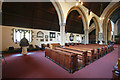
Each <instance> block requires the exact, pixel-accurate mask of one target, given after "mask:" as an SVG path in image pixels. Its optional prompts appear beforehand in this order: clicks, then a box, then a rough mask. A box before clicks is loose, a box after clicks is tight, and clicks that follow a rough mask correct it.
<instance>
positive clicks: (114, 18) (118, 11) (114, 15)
mask: <svg viewBox="0 0 120 80" xmlns="http://www.w3.org/2000/svg"><path fill="white" fill-rule="evenodd" d="M118 19H120V7H118V8H117V9H116V10H115V11H114V12H113V13H112V14H111V16H110V20H112V21H113V22H114V23H116V21H117V20H118Z"/></svg>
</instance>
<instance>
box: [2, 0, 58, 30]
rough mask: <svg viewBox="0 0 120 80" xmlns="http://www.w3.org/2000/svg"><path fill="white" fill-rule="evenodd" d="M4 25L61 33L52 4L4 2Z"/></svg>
mask: <svg viewBox="0 0 120 80" xmlns="http://www.w3.org/2000/svg"><path fill="white" fill-rule="evenodd" d="M2 11H3V13H2V24H3V25H7V26H18V27H26V28H34V29H44V30H53V31H59V30H60V29H59V21H58V16H57V12H56V10H55V8H54V6H53V4H52V3H51V2H45V3H44V2H42V3H41V2H34V3H33V2H4V3H3V8H2Z"/></svg>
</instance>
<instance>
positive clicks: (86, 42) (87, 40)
mask: <svg viewBox="0 0 120 80" xmlns="http://www.w3.org/2000/svg"><path fill="white" fill-rule="evenodd" d="M88 31H89V30H88V29H85V43H84V44H89V35H88V34H89V32H88Z"/></svg>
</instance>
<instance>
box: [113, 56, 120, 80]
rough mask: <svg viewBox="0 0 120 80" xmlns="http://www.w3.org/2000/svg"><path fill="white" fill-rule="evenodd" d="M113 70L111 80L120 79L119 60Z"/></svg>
mask: <svg viewBox="0 0 120 80" xmlns="http://www.w3.org/2000/svg"><path fill="white" fill-rule="evenodd" d="M113 68H114V70H112V72H113V80H119V79H120V58H119V59H118V62H117V63H116V65H115V66H114V67H113Z"/></svg>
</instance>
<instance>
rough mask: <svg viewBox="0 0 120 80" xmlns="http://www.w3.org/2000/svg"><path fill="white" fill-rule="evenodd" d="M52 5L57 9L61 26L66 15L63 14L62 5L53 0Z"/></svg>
mask: <svg viewBox="0 0 120 80" xmlns="http://www.w3.org/2000/svg"><path fill="white" fill-rule="evenodd" d="M51 3H52V4H53V6H54V7H55V9H56V11H57V15H58V19H59V24H60V25H61V23H62V22H63V19H64V18H63V17H64V14H63V11H62V8H61V5H60V4H59V2H56V1H54V0H51Z"/></svg>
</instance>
